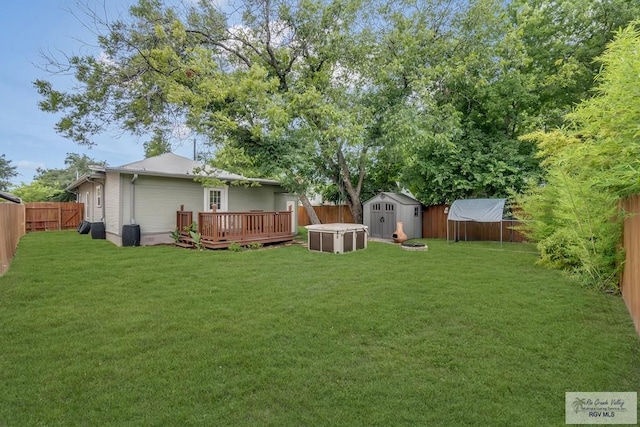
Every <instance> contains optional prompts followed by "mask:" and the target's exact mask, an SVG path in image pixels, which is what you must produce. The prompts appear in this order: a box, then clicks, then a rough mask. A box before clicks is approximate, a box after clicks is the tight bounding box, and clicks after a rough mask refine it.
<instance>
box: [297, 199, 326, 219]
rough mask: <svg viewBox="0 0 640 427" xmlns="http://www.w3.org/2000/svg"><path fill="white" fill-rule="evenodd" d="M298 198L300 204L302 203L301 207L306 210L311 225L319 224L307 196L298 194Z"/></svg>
mask: <svg viewBox="0 0 640 427" xmlns="http://www.w3.org/2000/svg"><path fill="white" fill-rule="evenodd" d="M298 198H299V199H300V203H302V206H304V208H305V209H306V211H307V215H309V219H310V220H311V224H321V222H320V218H318V214H317V213H316V211H315V210H314V209H313V206H311V202H310V201H309V198H308V197H307V195H306V194H304V193H300V194H298Z"/></svg>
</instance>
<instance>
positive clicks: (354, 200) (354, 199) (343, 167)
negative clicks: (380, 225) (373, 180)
mask: <svg viewBox="0 0 640 427" xmlns="http://www.w3.org/2000/svg"><path fill="white" fill-rule="evenodd" d="M338 162H339V166H340V171H341V174H340V175H341V177H342V184H343V185H344V189H345V190H346V192H347V194H348V195H349V197H348V198H347V203H349V210H350V211H351V215H353V220H354V221H355V222H356V224H362V203H360V188H361V186H362V178H363V176H364V173H363V170H361V171H360V177H359V179H358V185H357V186H356V187H355V188H354V187H353V184H352V183H351V174H350V173H349V166H348V165H347V161H346V160H345V158H344V154H343V153H342V150H338Z"/></svg>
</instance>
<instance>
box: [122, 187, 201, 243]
mask: <svg viewBox="0 0 640 427" xmlns="http://www.w3.org/2000/svg"><path fill="white" fill-rule="evenodd" d="M124 182H125V183H127V182H128V186H129V192H131V190H132V185H131V179H129V180H128V181H127V180H126V178H125V180H124ZM126 186H127V184H125V187H126ZM133 187H134V188H133V190H134V191H135V202H134V203H135V204H134V206H133V213H134V218H135V222H136V223H137V224H140V231H141V233H142V234H152V233H170V232H171V230H173V229H174V228H175V226H176V211H178V210H179V209H180V205H184V208H185V210H191V211H193V212H194V217H195V215H196V212H200V211H202V208H203V206H204V190H203V189H202V185H200V184H199V183H196V182H193V181H192V180H189V179H172V178H161V177H152V176H139V177H138V179H137V180H136V181H135V184H133ZM123 193H125V192H123ZM129 194H131V193H129ZM126 199H127V197H124V199H123V201H124V200H126ZM129 199H130V197H129ZM129 210H131V207H129ZM126 218H127V216H125V220H126ZM194 219H195V218H194Z"/></svg>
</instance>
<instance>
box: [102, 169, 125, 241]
mask: <svg viewBox="0 0 640 427" xmlns="http://www.w3.org/2000/svg"><path fill="white" fill-rule="evenodd" d="M121 192H122V189H121V185H120V174H118V173H115V172H107V174H106V178H105V183H104V215H105V218H104V221H105V223H104V225H105V231H106V237H107V239H108V240H109V241H111V242H113V243H115V244H116V245H118V246H120V245H121V244H122V237H121V236H122V216H121V211H120V197H121Z"/></svg>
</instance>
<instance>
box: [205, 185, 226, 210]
mask: <svg viewBox="0 0 640 427" xmlns="http://www.w3.org/2000/svg"><path fill="white" fill-rule="evenodd" d="M214 207H215V208H216V211H221V212H224V211H226V210H227V207H228V200H227V189H226V188H205V189H204V210H205V211H209V212H211V211H212V210H213V208H214Z"/></svg>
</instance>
